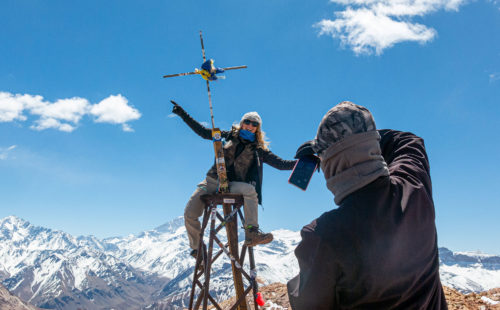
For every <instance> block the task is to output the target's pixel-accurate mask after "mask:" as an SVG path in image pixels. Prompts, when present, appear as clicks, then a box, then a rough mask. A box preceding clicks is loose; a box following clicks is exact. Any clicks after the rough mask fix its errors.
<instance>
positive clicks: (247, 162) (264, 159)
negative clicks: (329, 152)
mask: <svg viewBox="0 0 500 310" xmlns="http://www.w3.org/2000/svg"><path fill="white" fill-rule="evenodd" d="M177 114H178V115H179V116H180V117H181V118H182V119H183V120H184V122H185V123H186V124H187V125H188V126H189V127H190V128H191V129H192V130H193V131H194V132H195V133H196V134H198V135H199V136H200V137H202V138H203V139H207V140H212V130H211V129H208V128H206V127H204V126H203V125H201V124H200V123H198V122H197V121H196V120H195V119H193V118H192V117H191V116H190V115H189V114H188V113H187V112H186V111H184V110H182V109H179V111H178V112H177ZM221 135H222V138H223V139H224V140H225V141H226V142H225V145H224V160H225V163H226V170H227V177H228V180H229V181H230V182H232V181H238V182H246V183H250V184H252V185H253V186H255V191H256V192H257V195H258V197H259V204H262V179H263V166H262V164H263V163H266V164H268V165H270V166H272V167H274V168H276V169H279V170H292V169H293V167H294V166H295V160H284V159H281V158H280V157H279V156H277V155H275V154H274V153H273V152H271V151H269V150H264V149H262V148H261V147H259V146H258V144H257V142H256V141H254V142H250V141H247V140H244V139H242V138H240V137H239V134H238V130H236V128H234V127H233V128H232V129H231V130H229V131H226V130H222V131H221ZM207 176H209V177H212V178H214V179H217V169H216V165H215V163H214V165H213V166H212V167H211V168H210V170H208V172H207Z"/></svg>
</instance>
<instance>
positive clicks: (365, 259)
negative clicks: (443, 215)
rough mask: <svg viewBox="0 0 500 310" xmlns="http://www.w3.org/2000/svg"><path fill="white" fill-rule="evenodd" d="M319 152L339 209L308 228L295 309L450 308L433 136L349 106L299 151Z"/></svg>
mask: <svg viewBox="0 0 500 310" xmlns="http://www.w3.org/2000/svg"><path fill="white" fill-rule="evenodd" d="M314 153H316V154H318V155H319V157H320V159H321V168H322V170H323V173H324V176H325V179H326V185H327V187H328V189H329V190H330V191H331V192H332V193H333V195H334V196H335V198H334V201H335V203H336V204H337V205H338V208H337V209H334V210H331V211H329V212H326V213H324V214H322V215H321V216H320V217H319V218H317V219H316V220H314V221H313V222H312V223H310V224H309V225H307V226H305V227H304V228H303V229H302V231H301V236H302V241H301V242H300V243H299V245H298V246H297V248H296V249H295V255H296V257H297V259H298V262H299V266H300V273H299V275H297V276H296V277H295V278H293V279H292V280H290V281H289V282H288V284H287V286H288V295H289V298H290V303H291V306H292V309H295V310H311V309H447V305H446V300H445V297H444V294H443V288H442V286H441V281H440V278H439V258H438V248H437V234H436V227H435V213H434V203H433V200H432V187H431V178H430V172H429V161H428V158H427V153H426V151H425V146H424V141H423V140H422V139H421V138H419V137H417V136H416V135H414V134H412V133H409V132H401V131H395V130H378V131H377V130H376V127H375V122H374V120H373V117H372V115H371V113H370V112H369V111H368V110H367V109H366V108H364V107H362V106H359V105H355V104H353V103H351V102H342V103H340V104H338V105H336V106H335V107H333V108H332V109H330V110H329V111H328V113H327V114H326V115H325V116H324V117H323V119H322V121H321V123H320V125H319V128H318V132H317V135H316V138H315V139H314V140H312V141H310V142H306V143H304V144H303V145H302V146H301V147H299V149H298V150H297V157H302V156H308V155H311V154H314Z"/></svg>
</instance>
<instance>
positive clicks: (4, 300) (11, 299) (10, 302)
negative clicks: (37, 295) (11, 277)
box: [0, 285, 38, 310]
mask: <svg viewBox="0 0 500 310" xmlns="http://www.w3.org/2000/svg"><path fill="white" fill-rule="evenodd" d="M0 309H1V310H38V308H36V307H34V306H32V305H30V304H28V303H26V302H24V301H22V300H21V299H20V298H19V297H17V296H14V295H12V294H11V293H10V292H9V291H8V290H7V289H6V288H5V287H3V286H1V285H0Z"/></svg>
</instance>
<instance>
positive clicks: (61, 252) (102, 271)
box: [0, 216, 500, 309]
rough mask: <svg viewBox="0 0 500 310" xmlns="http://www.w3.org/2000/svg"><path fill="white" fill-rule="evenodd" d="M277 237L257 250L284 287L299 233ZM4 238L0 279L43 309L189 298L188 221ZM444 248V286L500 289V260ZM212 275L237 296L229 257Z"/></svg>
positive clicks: (8, 232) (293, 268)
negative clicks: (101, 234)
mask: <svg viewBox="0 0 500 310" xmlns="http://www.w3.org/2000/svg"><path fill="white" fill-rule="evenodd" d="M273 234H274V235H275V240H274V241H273V242H272V243H270V244H268V245H264V246H259V247H256V248H255V257H256V261H257V274H258V279H259V280H260V282H261V285H268V284H271V283H275V282H281V283H286V281H287V280H288V279H290V278H291V277H293V276H295V275H296V274H297V273H298V264H297V261H296V259H295V256H294V252H293V250H294V249H295V247H296V246H297V244H298V243H299V241H300V233H299V232H294V231H290V230H286V229H281V230H276V231H273ZM221 236H222V235H221ZM222 239H223V240H222V242H224V241H225V240H224V238H222ZM0 241H1V242H0V281H1V282H2V283H3V284H4V285H5V286H6V287H7V288H8V289H9V290H10V291H11V292H12V293H14V294H15V295H17V296H20V297H21V298H22V299H24V300H28V301H31V302H32V303H33V304H35V305H37V306H39V307H40V306H51V307H55V308H57V309H70V307H71V306H78V305H80V306H82V305H84V306H85V305H87V306H89V305H91V306H96V307H101V306H102V307H104V305H116V306H118V305H120V304H127V305H136V306H137V307H144V308H146V307H147V306H148V305H154V304H157V305H158V304H163V305H165V304H168V305H169V307H170V308H171V309H177V308H181V307H183V306H186V302H187V301H186V299H187V298H188V297H189V294H188V292H189V290H190V287H191V281H192V272H193V268H194V260H193V259H192V258H191V257H190V256H189V244H188V240H187V236H186V232H185V228H184V223H183V218H182V217H178V218H175V219H173V220H172V221H169V222H167V223H165V224H163V225H160V226H158V227H156V228H155V229H152V230H148V231H144V232H140V233H139V234H137V235H128V236H126V237H112V238H105V239H99V238H96V237H94V236H79V237H73V236H71V235H70V234H67V233H65V232H62V231H56V230H51V229H48V228H43V227H38V226H34V225H32V224H30V223H29V222H28V221H25V220H23V219H20V218H18V217H14V216H11V217H7V218H4V219H0ZM439 250H440V259H441V264H440V274H441V278H442V282H443V284H444V285H447V286H449V287H451V288H454V289H457V290H460V291H461V292H462V293H469V292H479V291H483V290H487V289H490V288H493V287H500V256H495V255H489V254H482V253H473V252H453V251H450V250H448V249H446V248H440V249H439ZM213 270H214V273H213V274H212V279H213V282H212V284H211V288H212V289H213V291H214V296H217V299H218V300H225V299H228V298H229V297H231V296H232V295H234V291H233V289H232V286H231V283H232V273H231V266H230V264H229V262H228V260H226V259H219V260H217V261H216V262H215V265H214V267H213ZM138 296H139V297H138ZM95 309H101V308H95ZM102 309H104V308H102ZM165 309H167V308H165Z"/></svg>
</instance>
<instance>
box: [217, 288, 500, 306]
mask: <svg viewBox="0 0 500 310" xmlns="http://www.w3.org/2000/svg"><path fill="white" fill-rule="evenodd" d="M260 292H261V293H262V296H263V297H264V300H265V301H266V304H265V305H264V307H262V308H261V309H262V310H284V309H291V308H290V303H289V301H288V294H287V291H286V285H285V284H282V283H273V284H271V285H268V286H265V287H262V288H260ZM444 293H445V296H446V300H447V301H448V309H449V310H472V309H474V310H490V309H500V288H496V289H492V290H490V291H487V292H482V293H479V294H476V293H471V294H467V295H464V294H461V293H459V292H457V291H455V290H454V289H451V288H448V287H444ZM247 301H248V304H249V309H254V308H253V300H250V298H247ZM234 302H235V298H232V299H230V300H227V301H225V302H223V303H221V304H220V306H221V308H222V309H223V310H226V309H230V308H231V306H232V305H233V304H234ZM495 303H497V304H495ZM209 309H210V308H209ZM212 309H213V308H212Z"/></svg>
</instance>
